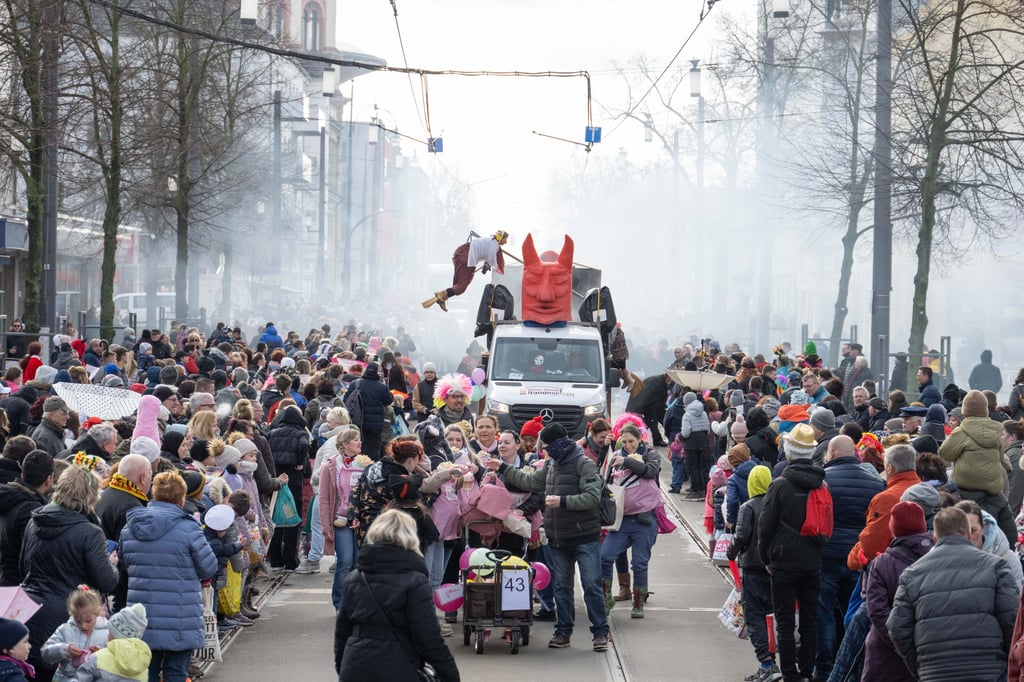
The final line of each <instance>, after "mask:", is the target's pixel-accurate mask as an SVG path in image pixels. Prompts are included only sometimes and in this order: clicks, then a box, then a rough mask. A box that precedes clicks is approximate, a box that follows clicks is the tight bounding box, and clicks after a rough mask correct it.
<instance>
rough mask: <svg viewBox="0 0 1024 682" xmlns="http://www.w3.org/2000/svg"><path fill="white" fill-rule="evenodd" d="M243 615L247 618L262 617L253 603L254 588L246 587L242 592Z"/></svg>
mask: <svg viewBox="0 0 1024 682" xmlns="http://www.w3.org/2000/svg"><path fill="white" fill-rule="evenodd" d="M241 610H242V615H243V616H245V617H246V618H250V619H252V620H256V619H257V618H259V617H260V612H259V611H257V610H256V607H255V606H253V605H252V588H246V589H245V590H244V591H243V592H242V609H241Z"/></svg>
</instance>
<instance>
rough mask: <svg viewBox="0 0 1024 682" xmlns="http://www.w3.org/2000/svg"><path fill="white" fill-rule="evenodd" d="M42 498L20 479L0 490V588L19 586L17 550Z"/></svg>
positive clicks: (21, 574) (1, 487)
mask: <svg viewBox="0 0 1024 682" xmlns="http://www.w3.org/2000/svg"><path fill="white" fill-rule="evenodd" d="M46 501H47V500H46V498H45V497H44V496H42V495H40V494H39V492H38V491H37V490H35V489H34V488H31V487H29V486H28V485H26V484H25V483H24V482H23V481H21V480H20V479H17V480H15V481H12V482H11V483H8V484H7V485H4V486H0V517H3V519H2V525H0V585H5V586H11V585H20V584H21V581H22V580H23V579H24V577H25V575H24V573H22V571H21V546H22V541H23V540H24V538H25V528H26V527H27V526H28V522H29V519H30V518H32V512H34V511H35V510H36V509H39V507H42V506H43V505H44V504H46Z"/></svg>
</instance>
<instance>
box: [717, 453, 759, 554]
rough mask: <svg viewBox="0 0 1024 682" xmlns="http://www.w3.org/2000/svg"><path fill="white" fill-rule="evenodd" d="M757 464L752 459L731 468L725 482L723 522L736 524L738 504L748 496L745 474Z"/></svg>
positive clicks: (747, 474)
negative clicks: (730, 473)
mask: <svg viewBox="0 0 1024 682" xmlns="http://www.w3.org/2000/svg"><path fill="white" fill-rule="evenodd" d="M758 464H760V462H758V461H756V460H753V459H748V460H747V461H746V462H741V463H740V465H739V466H738V467H736V468H735V469H733V470H732V476H730V477H729V480H728V481H727V482H726V484H725V522H726V523H727V524H729V525H730V526H735V525H736V518H737V517H738V516H739V512H740V505H742V504H744V503H745V502H746V501H747V500H748V499H749V498H750V495H749V494H748V493H747V476H749V475H750V470H751V469H753V468H754V467H756V466H757V465H758ZM755 546H756V545H755Z"/></svg>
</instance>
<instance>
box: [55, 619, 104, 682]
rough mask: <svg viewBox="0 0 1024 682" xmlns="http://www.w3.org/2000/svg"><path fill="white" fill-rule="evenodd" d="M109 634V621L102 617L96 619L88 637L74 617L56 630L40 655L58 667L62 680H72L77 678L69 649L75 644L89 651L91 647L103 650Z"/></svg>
mask: <svg viewBox="0 0 1024 682" xmlns="http://www.w3.org/2000/svg"><path fill="white" fill-rule="evenodd" d="M108 632H109V631H108V630H107V619H106V618H104V617H102V616H100V617H98V618H97V619H96V624H95V626H94V627H93V629H92V631H91V632H90V633H89V634H88V635H86V634H85V633H84V632H82V631H81V630H80V629H79V628H78V625H76V624H75V619H74V618H73V617H72V618H69V619H68V621H67V622H66V623H64V624H63V625H61V626H60V627H59V628H57V629H56V630H54V632H53V634H52V635H50V638H49V639H47V640H46V644H44V645H43V649H42V651H41V652H40V654H41V655H42V657H43V660H44V661H46V662H47V663H52V664H53V665H55V666H57V670H58V672H59V673H60V674H61V675H62V676H63V678H62V679H65V680H70V679H71V678H73V677H74V676H75V663H74V660H73V658H74V657H73V656H72V655H71V652H70V651H68V648H69V647H70V646H71V645H72V644H74V645H75V646H77V647H78V648H79V649H88V648H89V647H96V648H98V649H102V648H103V647H105V646H107V634H108Z"/></svg>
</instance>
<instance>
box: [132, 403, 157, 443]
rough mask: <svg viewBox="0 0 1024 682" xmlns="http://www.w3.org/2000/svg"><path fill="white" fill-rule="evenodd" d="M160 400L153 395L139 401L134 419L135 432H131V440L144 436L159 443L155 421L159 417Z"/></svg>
mask: <svg viewBox="0 0 1024 682" xmlns="http://www.w3.org/2000/svg"><path fill="white" fill-rule="evenodd" d="M161 406H162V405H161V403H160V399H159V398H157V397H156V396H155V395H144V396H142V398H141V399H140V400H139V409H138V411H137V413H136V417H135V430H134V431H132V440H135V439H136V438H139V437H140V436H145V437H146V438H149V439H151V440H153V441H154V442H156V443H159V442H160V429H159V427H158V426H157V423H156V422H157V419H158V418H159V417H160V407H161Z"/></svg>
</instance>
